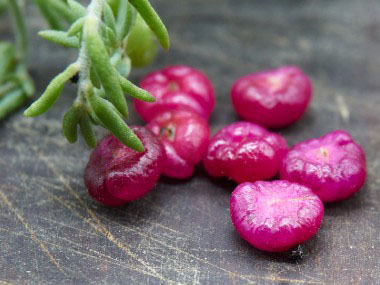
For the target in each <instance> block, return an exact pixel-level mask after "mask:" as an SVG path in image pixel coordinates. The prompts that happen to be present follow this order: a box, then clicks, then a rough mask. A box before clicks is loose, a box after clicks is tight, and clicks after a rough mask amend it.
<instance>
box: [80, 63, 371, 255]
mask: <svg viewBox="0 0 380 285" xmlns="http://www.w3.org/2000/svg"><path fill="white" fill-rule="evenodd" d="M140 87H141V88H143V89H145V90H147V91H149V92H150V93H151V94H152V95H153V96H154V97H156V102H154V103H147V102H142V101H139V100H136V101H135V102H134V103H135V108H136V111H137V112H138V113H139V114H140V116H141V117H142V118H143V119H144V120H145V121H147V123H148V124H147V125H146V128H143V127H133V131H134V132H135V133H136V135H137V136H138V137H139V139H140V140H141V141H142V143H143V145H144V147H145V152H144V153H139V152H137V151H134V150H131V149H129V148H127V147H126V146H124V145H123V144H122V143H120V142H119V141H118V140H117V139H116V138H115V137H114V136H112V135H108V136H106V137H105V138H103V140H102V141H101V142H100V143H99V144H98V146H97V147H96V149H95V150H94V151H93V153H92V155H91V157H90V161H89V163H88V165H87V168H86V171H85V183H86V186H87V188H88V191H89V193H90V195H91V196H92V197H94V198H95V199H96V200H97V201H99V202H101V203H103V204H105V205H108V206H119V205H122V204H124V203H125V202H128V201H132V200H135V199H138V198H140V197H142V196H144V195H145V194H146V193H148V192H149V190H150V189H152V188H153V186H154V185H155V183H156V182H157V180H158V178H159V176H160V175H161V174H163V175H165V176H168V177H172V178H176V179H186V178H189V177H191V176H192V174H193V170H194V166H195V165H196V164H198V163H199V162H200V161H202V160H203V164H204V168H205V170H206V172H207V173H208V174H209V175H210V176H212V177H227V178H229V179H232V180H234V181H235V182H237V183H241V184H240V185H238V186H237V188H236V189H235V190H234V191H233V193H232V195H231V199H230V212H231V219H232V222H233V225H234V226H235V228H236V230H237V232H238V233H239V234H240V235H241V237H242V238H243V239H245V240H247V241H248V242H249V243H251V244H252V245H253V246H254V247H256V248H258V249H260V250H264V251H269V252H281V251H286V250H289V249H291V248H292V247H294V246H296V245H299V244H301V243H303V242H305V241H307V240H309V239H310V238H311V237H313V236H314V235H315V234H316V233H317V231H318V230H319V228H320V225H321V222H322V218H323V213H324V206H323V202H336V201H340V200H344V199H347V198H348V197H350V196H352V195H353V194H354V193H356V192H357V191H359V189H360V188H361V187H362V186H363V184H364V182H365V178H366V160H365V154H364V151H363V149H362V148H361V147H360V145H358V144H357V143H355V141H354V140H353V138H352V137H351V136H350V134H348V133H347V132H345V131H342V130H340V131H333V132H330V133H328V134H326V135H324V136H322V137H320V138H314V139H311V140H307V141H304V142H300V143H298V144H296V145H294V146H293V147H291V148H290V149H289V148H288V144H287V142H286V140H285V139H284V138H283V137H282V136H281V135H280V134H278V133H275V132H272V131H269V130H267V129H265V127H270V128H280V127H284V126H288V125H289V124H291V123H294V122H295V121H297V120H298V119H299V118H301V117H302V115H303V114H304V113H305V111H306V109H307V107H308V104H309V103H310V100H311V96H312V87H311V82H310V80H309V79H308V77H307V76H306V75H305V74H304V73H303V71H302V70H301V69H299V68H298V67H293V66H291V67H282V68H278V69H274V70H269V71H263V72H259V73H254V74H250V75H247V76H244V77H242V78H240V79H239V80H237V81H236V82H235V83H234V85H233V87H232V89H231V100H232V103H233V106H234V108H235V110H236V112H237V113H238V114H239V115H240V116H241V117H242V118H243V119H245V120H247V121H245V122H243V121H241V122H235V123H232V124H230V125H228V126H226V127H224V128H223V129H221V130H219V131H218V132H217V133H216V134H215V135H214V136H213V137H212V138H211V139H209V135H210V130H209V126H208V123H207V120H208V118H209V116H210V114H211V112H212V109H213V107H214V103H215V99H214V91H213V88H212V85H211V82H210V81H209V79H208V78H207V77H206V76H205V75H204V74H203V73H201V72H199V71H198V70H195V69H193V68H190V67H187V66H171V67H167V68H164V69H162V70H159V71H156V72H153V73H151V74H150V75H148V76H147V77H145V79H144V80H143V81H142V82H141V84H140ZM276 176H278V177H279V179H280V180H273V179H274V177H276ZM268 179H272V180H271V181H264V180H268Z"/></svg>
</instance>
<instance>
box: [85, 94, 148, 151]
mask: <svg viewBox="0 0 380 285" xmlns="http://www.w3.org/2000/svg"><path fill="white" fill-rule="evenodd" d="M88 100H89V103H90V106H91V108H92V109H93V110H94V113H95V114H96V116H97V117H98V118H99V120H100V121H101V122H102V123H103V125H104V126H105V127H106V128H107V129H108V130H109V131H111V133H112V134H113V135H114V136H115V137H117V138H118V139H119V140H120V141H121V142H122V143H123V144H125V145H126V146H128V147H130V148H132V149H134V150H136V151H139V152H143V151H144V146H143V144H142V143H141V141H140V139H139V138H138V137H137V136H136V135H135V134H134V133H133V131H132V130H131V129H130V128H129V127H128V126H127V124H126V123H125V122H124V120H123V119H122V118H121V117H120V116H119V114H118V113H117V111H116V109H115V107H114V106H113V105H112V104H111V103H110V102H108V101H107V100H105V99H103V98H100V97H98V96H96V95H92V96H89V98H88Z"/></svg>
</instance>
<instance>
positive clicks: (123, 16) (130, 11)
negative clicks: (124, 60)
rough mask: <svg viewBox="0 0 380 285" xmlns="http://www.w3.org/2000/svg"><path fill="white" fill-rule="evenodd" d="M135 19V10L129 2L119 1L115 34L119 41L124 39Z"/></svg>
mask: <svg viewBox="0 0 380 285" xmlns="http://www.w3.org/2000/svg"><path fill="white" fill-rule="evenodd" d="M135 19H136V10H135V9H134V8H133V7H132V5H131V4H129V2H128V1H126V0H122V1H120V5H119V10H118V14H117V24H116V25H117V26H116V29H117V36H118V39H119V41H122V40H124V38H125V37H126V36H127V35H128V33H129V31H130V29H131V28H132V26H133V24H134V22H135Z"/></svg>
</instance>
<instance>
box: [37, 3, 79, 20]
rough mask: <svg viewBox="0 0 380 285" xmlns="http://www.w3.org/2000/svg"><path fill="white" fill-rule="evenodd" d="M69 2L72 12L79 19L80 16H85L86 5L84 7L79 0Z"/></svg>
mask: <svg viewBox="0 0 380 285" xmlns="http://www.w3.org/2000/svg"><path fill="white" fill-rule="evenodd" d="M43 1H44V0H43ZM67 4H69V7H70V9H71V12H72V13H73V15H74V16H75V18H76V19H79V18H80V17H84V16H85V15H86V7H84V6H83V5H82V4H79V3H78V2H77V1H74V0H67Z"/></svg>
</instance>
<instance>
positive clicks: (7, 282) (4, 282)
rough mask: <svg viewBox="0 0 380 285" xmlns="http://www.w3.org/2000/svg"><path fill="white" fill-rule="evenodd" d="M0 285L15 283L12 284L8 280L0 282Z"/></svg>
mask: <svg viewBox="0 0 380 285" xmlns="http://www.w3.org/2000/svg"><path fill="white" fill-rule="evenodd" d="M0 284H4V285H14V284H16V283H12V282H10V281H8V280H0Z"/></svg>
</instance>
